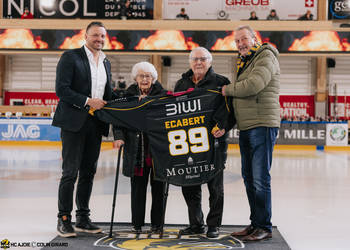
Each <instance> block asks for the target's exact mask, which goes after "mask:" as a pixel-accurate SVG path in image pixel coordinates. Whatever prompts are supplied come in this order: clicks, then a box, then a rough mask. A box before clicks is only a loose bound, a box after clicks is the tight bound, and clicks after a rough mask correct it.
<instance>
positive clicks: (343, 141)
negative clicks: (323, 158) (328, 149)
mask: <svg viewBox="0 0 350 250" xmlns="http://www.w3.org/2000/svg"><path fill="white" fill-rule="evenodd" d="M326 134H327V137H326V145H327V146H347V145H348V124H347V123H329V124H327V133H326Z"/></svg>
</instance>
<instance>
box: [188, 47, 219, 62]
mask: <svg viewBox="0 0 350 250" xmlns="http://www.w3.org/2000/svg"><path fill="white" fill-rule="evenodd" d="M198 50H200V51H203V52H204V53H205V54H206V57H207V58H208V61H209V62H210V63H211V62H212V61H213V56H212V55H211V53H210V52H209V50H207V49H206V48H204V47H197V48H194V49H193V50H192V51H191V53H190V55H189V58H188V59H189V60H190V61H191V58H192V55H193V53H194V52H196V51H198Z"/></svg>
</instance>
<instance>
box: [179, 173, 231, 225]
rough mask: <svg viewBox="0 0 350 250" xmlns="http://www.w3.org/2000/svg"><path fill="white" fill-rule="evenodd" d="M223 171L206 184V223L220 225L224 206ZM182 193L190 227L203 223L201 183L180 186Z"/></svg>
mask: <svg viewBox="0 0 350 250" xmlns="http://www.w3.org/2000/svg"><path fill="white" fill-rule="evenodd" d="M223 179H224V177H223V171H221V172H220V173H218V174H217V175H216V176H215V177H214V178H213V179H211V180H210V181H209V182H208V183H207V185H208V190H209V208H210V210H209V213H208V216H207V225H208V226H210V227H220V226H221V222H222V213H223V208H224V185H223ZM182 194H183V196H184V198H185V201H186V204H187V207H188V217H189V221H190V226H191V227H197V226H199V227H200V226H202V225H204V221H203V212H202V188H201V185H196V186H188V187H182Z"/></svg>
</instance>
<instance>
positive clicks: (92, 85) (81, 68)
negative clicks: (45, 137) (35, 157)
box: [52, 22, 113, 237]
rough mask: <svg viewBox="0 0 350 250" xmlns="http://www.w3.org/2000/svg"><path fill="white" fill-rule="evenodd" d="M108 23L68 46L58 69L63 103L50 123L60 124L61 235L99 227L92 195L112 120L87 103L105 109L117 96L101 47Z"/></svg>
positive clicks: (94, 26)
mask: <svg viewBox="0 0 350 250" xmlns="http://www.w3.org/2000/svg"><path fill="white" fill-rule="evenodd" d="M105 37H106V29H105V27H104V25H103V24H102V23H101V22H92V23H90V24H89V25H88V26H87V28H86V34H85V40H86V44H85V45H84V46H83V47H81V48H79V49H73V50H69V51H66V52H65V53H63V55H62V56H61V58H60V61H59V62H58V65H57V71H56V94H57V96H58V97H59V99H60V100H59V103H58V106H57V109H56V112H55V116H54V118H53V122H52V125H53V126H57V127H60V128H61V139H62V159H63V162H62V177H61V181H60V184H59V191H58V223H57V231H58V234H59V235H60V236H62V237H74V236H76V233H75V231H79V232H90V233H99V232H101V229H100V228H98V227H97V226H96V225H94V224H92V223H91V220H90V218H89V216H90V209H89V200H90V196H91V190H92V185H93V179H94V175H95V173H96V167H97V160H98V157H99V153H100V147H101V140H102V135H105V136H107V135H108V131H109V124H106V123H103V122H101V121H99V120H98V119H97V118H95V117H93V116H91V115H89V113H88V109H89V108H93V109H101V108H102V107H103V106H104V105H105V104H106V100H111V99H112V98H113V92H112V88H111V85H110V83H111V65H110V62H109V61H108V60H107V59H106V56H105V54H104V53H103V52H102V48H103V46H104V42H105ZM77 176H79V178H78V184H77V191H76V198H75V200H76V206H77V211H76V224H75V230H74V229H73V227H72V225H71V212H72V210H73V191H74V184H75V182H76V179H77Z"/></svg>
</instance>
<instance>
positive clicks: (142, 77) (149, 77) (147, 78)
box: [137, 74, 152, 80]
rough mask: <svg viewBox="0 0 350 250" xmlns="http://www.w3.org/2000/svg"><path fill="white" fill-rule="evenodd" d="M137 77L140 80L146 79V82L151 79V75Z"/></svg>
mask: <svg viewBox="0 0 350 250" xmlns="http://www.w3.org/2000/svg"><path fill="white" fill-rule="evenodd" d="M137 77H138V78H140V79H146V80H149V79H152V75H144V74H140V75H137Z"/></svg>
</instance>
